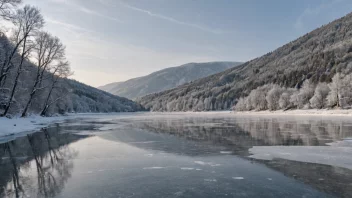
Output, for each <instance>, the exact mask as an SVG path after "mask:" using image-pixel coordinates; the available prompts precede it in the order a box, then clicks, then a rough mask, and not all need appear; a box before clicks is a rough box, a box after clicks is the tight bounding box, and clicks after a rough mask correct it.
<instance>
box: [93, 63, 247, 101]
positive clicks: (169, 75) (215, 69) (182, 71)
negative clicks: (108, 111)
mask: <svg viewBox="0 0 352 198" xmlns="http://www.w3.org/2000/svg"><path fill="white" fill-rule="evenodd" d="M240 64H241V63H239V62H209V63H188V64H185V65H181V66H178V67H171V68H166V69H163V70H160V71H157V72H154V73H152V74H149V75H147V76H143V77H139V78H134V79H131V80H128V81H126V82H117V83H111V84H108V85H105V86H102V87H99V88H100V89H102V90H104V91H107V92H109V93H112V94H115V95H118V96H123V97H127V98H130V99H135V98H138V97H142V96H145V95H147V94H151V93H156V92H160V91H164V90H168V89H171V88H175V87H177V86H179V85H183V84H185V83H188V82H191V81H193V80H197V79H199V78H203V77H206V76H209V75H212V74H215V73H219V72H222V71H224V70H226V69H229V68H232V67H235V66H238V65H240Z"/></svg>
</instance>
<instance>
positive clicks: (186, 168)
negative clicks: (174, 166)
mask: <svg viewBox="0 0 352 198" xmlns="http://www.w3.org/2000/svg"><path fill="white" fill-rule="evenodd" d="M181 170H194V168H188V167H182V168H181Z"/></svg>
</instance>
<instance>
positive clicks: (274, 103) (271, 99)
mask: <svg viewBox="0 0 352 198" xmlns="http://www.w3.org/2000/svg"><path fill="white" fill-rule="evenodd" d="M283 91H284V89H283V88H281V87H280V86H279V85H273V86H272V88H271V89H270V90H269V92H268V94H267V96H266V101H267V103H268V109H269V110H278V109H279V108H280V104H279V102H280V96H281V94H282V93H283Z"/></svg>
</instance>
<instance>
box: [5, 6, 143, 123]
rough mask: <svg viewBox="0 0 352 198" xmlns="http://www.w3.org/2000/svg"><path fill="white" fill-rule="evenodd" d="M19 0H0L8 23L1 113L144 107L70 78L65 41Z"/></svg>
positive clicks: (63, 111) (32, 9)
mask: <svg viewBox="0 0 352 198" xmlns="http://www.w3.org/2000/svg"><path fill="white" fill-rule="evenodd" d="M21 3H22V1H21V0H0V19H1V20H2V21H7V22H6V23H10V24H12V25H11V27H9V28H4V29H0V116H13V115H21V116H22V117H25V116H27V115H28V114H40V115H42V116H48V115H52V114H55V113H66V112H120V111H139V110H142V109H143V108H142V107H141V106H140V105H138V104H136V103H134V102H132V101H130V100H128V99H125V98H121V97H117V96H114V95H111V94H108V93H106V92H104V91H101V90H98V89H95V88H93V87H90V86H87V85H84V84H82V83H79V82H76V81H73V80H69V79H68V78H69V77H70V76H71V75H72V72H71V68H70V64H69V61H68V60H67V59H66V55H65V45H64V44H63V43H62V42H61V41H60V39H59V38H57V37H55V36H53V35H52V34H50V33H48V32H46V31H44V30H43V27H44V24H45V20H44V18H43V16H42V15H41V13H40V11H39V10H38V8H36V7H32V6H30V5H25V6H21V5H20V4H21ZM5 29H6V30H5Z"/></svg>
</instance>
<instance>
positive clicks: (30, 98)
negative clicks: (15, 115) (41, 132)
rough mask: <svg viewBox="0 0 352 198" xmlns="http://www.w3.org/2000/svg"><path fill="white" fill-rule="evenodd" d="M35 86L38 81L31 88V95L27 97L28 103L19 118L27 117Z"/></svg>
mask: <svg viewBox="0 0 352 198" xmlns="http://www.w3.org/2000/svg"><path fill="white" fill-rule="evenodd" d="M37 84H38V81H35V84H34V86H33V88H32V91H31V94H30V95H29V100H28V102H27V104H26V107H25V108H24V110H23V112H22V115H21V117H26V116H27V111H28V109H29V107H30V105H31V103H32V99H33V97H34V95H35V93H36V92H37Z"/></svg>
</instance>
